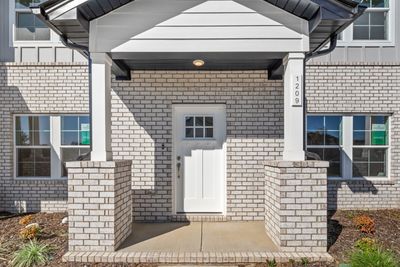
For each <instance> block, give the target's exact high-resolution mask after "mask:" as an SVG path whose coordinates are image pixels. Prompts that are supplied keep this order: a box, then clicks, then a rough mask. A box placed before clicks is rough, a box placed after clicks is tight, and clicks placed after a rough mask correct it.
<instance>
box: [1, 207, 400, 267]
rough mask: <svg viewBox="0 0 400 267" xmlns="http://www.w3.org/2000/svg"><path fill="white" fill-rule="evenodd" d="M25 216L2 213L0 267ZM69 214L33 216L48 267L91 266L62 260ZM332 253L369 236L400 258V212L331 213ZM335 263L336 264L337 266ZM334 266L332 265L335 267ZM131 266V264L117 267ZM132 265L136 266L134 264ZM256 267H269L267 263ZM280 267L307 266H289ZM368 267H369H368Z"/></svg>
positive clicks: (345, 251) (17, 243) (16, 242)
mask: <svg viewBox="0 0 400 267" xmlns="http://www.w3.org/2000/svg"><path fill="white" fill-rule="evenodd" d="M358 215H368V216H369V217H370V218H372V219H373V220H374V223H375V229H376V230H375V231H374V233H369V234H364V233H362V232H361V231H360V230H359V229H357V228H356V227H355V225H354V218H355V217H356V216H358ZM23 216H24V215H12V214H6V213H0V266H10V263H9V262H10V259H11V258H12V255H13V254H14V252H15V251H16V250H18V249H19V248H20V247H21V245H22V244H24V242H25V243H26V241H23V240H22V239H21V238H20V230H21V229H22V228H24V226H21V225H20V224H19V220H20V219H21V218H22V217H23ZM66 216H67V214H66V213H36V214H32V222H34V223H38V224H39V225H40V228H41V234H40V236H39V238H38V240H39V241H40V242H41V243H42V244H47V245H50V246H51V247H52V248H53V253H52V256H51V259H50V261H49V263H48V264H47V265H46V266H57V267H64V266H89V265H83V264H82V265H76V264H74V265H67V264H66V263H63V262H62V261H61V258H62V255H63V254H64V253H65V252H66V251H67V244H68V232H67V231H68V226H67V225H62V224H61V220H62V218H64V217H66ZM328 231H329V253H330V254H331V255H332V256H333V257H334V258H335V260H336V264H338V263H345V262H347V261H348V259H349V253H350V252H351V251H352V250H353V248H354V244H355V242H356V241H357V240H359V239H361V238H363V237H369V238H372V239H374V240H376V242H377V243H378V244H379V245H381V246H382V247H384V248H386V249H390V250H391V251H393V252H394V253H395V254H396V255H397V256H398V257H399V258H400V210H381V211H337V212H335V213H334V214H331V216H330V220H329V230H328ZM336 264H335V265H336ZM335 265H333V266H335ZM90 266H98V267H100V266H107V267H108V266H111V265H109V264H107V265H104V264H96V265H90ZM118 266H131V265H118ZM132 266H133V265H132ZM256 266H268V265H267V264H266V263H263V264H256ZM277 266H285V267H286V266H287V267H289V266H290V267H292V266H304V265H299V264H297V265H295V264H293V263H289V264H286V265H277ZM306 266H309V267H311V266H325V265H320V264H309V265H306ZM366 267H367V266H366Z"/></svg>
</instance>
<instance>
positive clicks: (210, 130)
mask: <svg viewBox="0 0 400 267" xmlns="http://www.w3.org/2000/svg"><path fill="white" fill-rule="evenodd" d="M213 137H214V118H213V117H212V116H185V138H189V139H190V138H193V139H204V138H213Z"/></svg>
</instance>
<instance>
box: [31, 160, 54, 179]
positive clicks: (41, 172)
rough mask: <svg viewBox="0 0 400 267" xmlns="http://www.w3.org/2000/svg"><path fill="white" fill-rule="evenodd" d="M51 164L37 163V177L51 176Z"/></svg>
mask: <svg viewBox="0 0 400 267" xmlns="http://www.w3.org/2000/svg"><path fill="white" fill-rule="evenodd" d="M50 169H51V167H50V162H48V163H35V176H50Z"/></svg>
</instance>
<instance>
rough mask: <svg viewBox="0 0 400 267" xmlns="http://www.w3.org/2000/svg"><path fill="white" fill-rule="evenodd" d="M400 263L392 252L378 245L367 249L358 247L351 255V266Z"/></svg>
mask: <svg viewBox="0 0 400 267" xmlns="http://www.w3.org/2000/svg"><path fill="white" fill-rule="evenodd" d="M399 264H400V263H399V262H398V261H397V260H396V257H395V256H394V254H393V253H392V252H390V251H386V250H383V249H382V248H381V247H379V246H376V245H374V246H372V247H370V248H367V249H356V250H355V251H354V252H353V253H352V254H351V255H350V266H351V267H398V266H399Z"/></svg>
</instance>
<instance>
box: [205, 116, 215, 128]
mask: <svg viewBox="0 0 400 267" xmlns="http://www.w3.org/2000/svg"><path fill="white" fill-rule="evenodd" d="M213 120H214V119H213V117H206V126H213V124H214V121H213Z"/></svg>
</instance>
